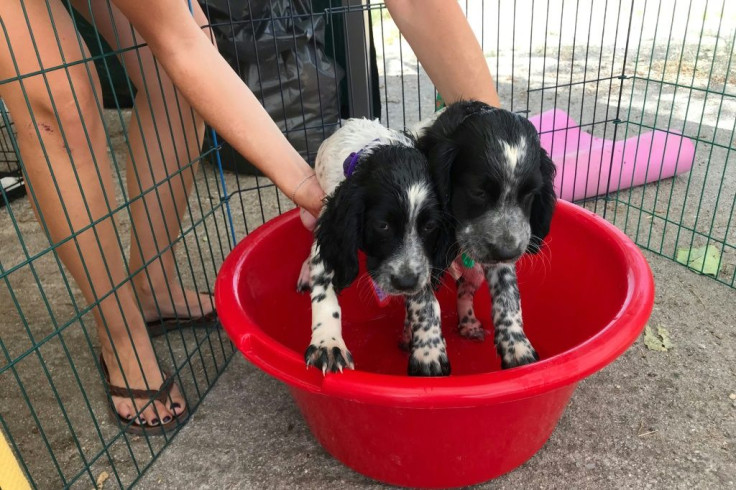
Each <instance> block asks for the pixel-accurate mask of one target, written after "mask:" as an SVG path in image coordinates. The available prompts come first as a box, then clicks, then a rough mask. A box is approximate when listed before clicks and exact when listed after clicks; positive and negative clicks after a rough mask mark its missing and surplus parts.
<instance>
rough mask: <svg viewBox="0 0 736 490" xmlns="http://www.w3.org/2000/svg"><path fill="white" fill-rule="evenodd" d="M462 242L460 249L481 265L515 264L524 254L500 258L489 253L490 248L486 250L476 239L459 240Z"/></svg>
mask: <svg viewBox="0 0 736 490" xmlns="http://www.w3.org/2000/svg"><path fill="white" fill-rule="evenodd" d="M459 243H460V251H461V253H462V254H463V255H465V256H467V257H469V258H470V259H472V260H473V261H474V262H477V263H479V264H481V265H487V266H494V265H499V264H507V265H513V264H515V263H516V262H517V261H518V260H519V259H520V258H521V256H522V255H523V254H519V255H517V256H515V257H511V258H509V259H507V258H503V259H499V258H498V257H494V256H493V255H491V254H489V253H488V250H486V248H485V247H483V246H480V245H479V244H477V243H475V242H474V241H472V240H471V241H465V240H459Z"/></svg>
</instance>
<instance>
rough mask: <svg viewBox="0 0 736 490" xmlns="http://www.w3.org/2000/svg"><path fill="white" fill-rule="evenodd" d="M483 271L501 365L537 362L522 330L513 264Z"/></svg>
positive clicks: (517, 287) (519, 299)
mask: <svg viewBox="0 0 736 490" xmlns="http://www.w3.org/2000/svg"><path fill="white" fill-rule="evenodd" d="M485 273H486V280H487V281H488V286H489V287H490V290H491V299H492V306H491V313H492V315H493V326H494V327H495V335H494V341H495V343H496V351H497V352H498V355H499V356H500V357H501V367H502V368H503V369H508V368H512V367H516V366H523V365H525V364H530V363H532V362H535V361H538V360H539V356H538V355H537V352H536V351H535V350H534V347H532V344H531V343H530V342H529V339H528V338H527V337H526V334H525V333H524V323H523V321H522V317H521V296H520V295H519V285H518V282H517V279H516V269H515V267H514V265H513V264H496V265H491V266H487V267H486V268H485Z"/></svg>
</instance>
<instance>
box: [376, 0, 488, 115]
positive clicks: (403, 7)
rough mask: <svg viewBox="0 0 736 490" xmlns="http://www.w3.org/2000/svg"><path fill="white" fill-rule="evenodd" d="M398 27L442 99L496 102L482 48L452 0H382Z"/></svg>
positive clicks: (447, 100) (457, 5)
mask: <svg viewBox="0 0 736 490" xmlns="http://www.w3.org/2000/svg"><path fill="white" fill-rule="evenodd" d="M386 7H387V8H388V10H389V12H390V13H391V17H392V18H393V19H394V22H396V25H397V26H398V28H399V30H400V31H401V33H402V34H403V36H404V37H405V38H406V40H407V41H408V42H409V44H410V45H411V47H412V49H413V50H414V52H415V53H416V55H417V58H418V59H419V61H420V62H421V63H422V66H423V67H424V69H425V70H427V74H428V75H429V78H430V79H431V80H432V82H433V83H434V84H435V86H436V87H437V90H438V91H439V93H440V95H442V98H443V99H444V100H445V101H446V102H454V101H456V100H459V99H477V100H481V101H483V102H486V103H487V104H490V105H492V106H499V100H498V94H497V93H496V88H495V85H494V83H493V78H492V77H491V73H490V71H489V69H488V64H487V63H486V60H485V57H484V56H483V52H482V50H481V48H480V45H479V44H478V40H477V39H476V38H475V35H474V34H473V31H472V30H471V29H470V25H468V22H467V20H466V19H465V16H464V15H463V12H462V10H461V9H460V5H459V4H458V3H457V2H456V1H454V0H386Z"/></svg>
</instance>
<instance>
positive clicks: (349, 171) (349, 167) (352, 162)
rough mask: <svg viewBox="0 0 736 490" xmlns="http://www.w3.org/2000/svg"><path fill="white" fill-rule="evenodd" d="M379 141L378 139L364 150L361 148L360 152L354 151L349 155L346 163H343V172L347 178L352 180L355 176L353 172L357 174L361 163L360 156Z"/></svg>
mask: <svg viewBox="0 0 736 490" xmlns="http://www.w3.org/2000/svg"><path fill="white" fill-rule="evenodd" d="M378 140H379V139H378V138H376V139H374V140H373V141H371V142H370V143H368V144H367V145H365V146H364V147H363V148H361V149H360V150H358V151H354V152H352V153H350V155H348V157H347V158H346V159H345V161H344V162H342V171H343V173H344V174H345V177H346V178H350V177H352V175H353V172H355V169H356V168H358V162H359V161H360V155H361V153H363V151H364V150H365V149H366V148H368V146H370V145H372V144H373V143H375V142H376V141H378Z"/></svg>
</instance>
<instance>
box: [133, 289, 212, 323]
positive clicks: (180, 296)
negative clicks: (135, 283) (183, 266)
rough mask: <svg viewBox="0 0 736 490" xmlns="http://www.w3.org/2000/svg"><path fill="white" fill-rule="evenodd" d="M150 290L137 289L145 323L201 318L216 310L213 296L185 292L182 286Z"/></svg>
mask: <svg viewBox="0 0 736 490" xmlns="http://www.w3.org/2000/svg"><path fill="white" fill-rule="evenodd" d="M148 289H149V288H145V290H144V288H142V287H141V288H136V292H137V293H138V299H139V301H140V303H141V313H142V314H143V318H144V319H145V321H147V322H150V321H152V320H158V319H161V318H181V319H188V318H200V317H203V316H205V315H208V314H210V313H212V312H213V311H214V310H215V301H214V298H213V297H212V295H211V294H208V293H199V292H197V291H188V290H184V289H183V288H182V287H181V286H180V285H178V284H176V285H169V286H168V287H166V286H163V287H159V288H157V289H155V290H153V291H152V292H148V291H146V290H148Z"/></svg>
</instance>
